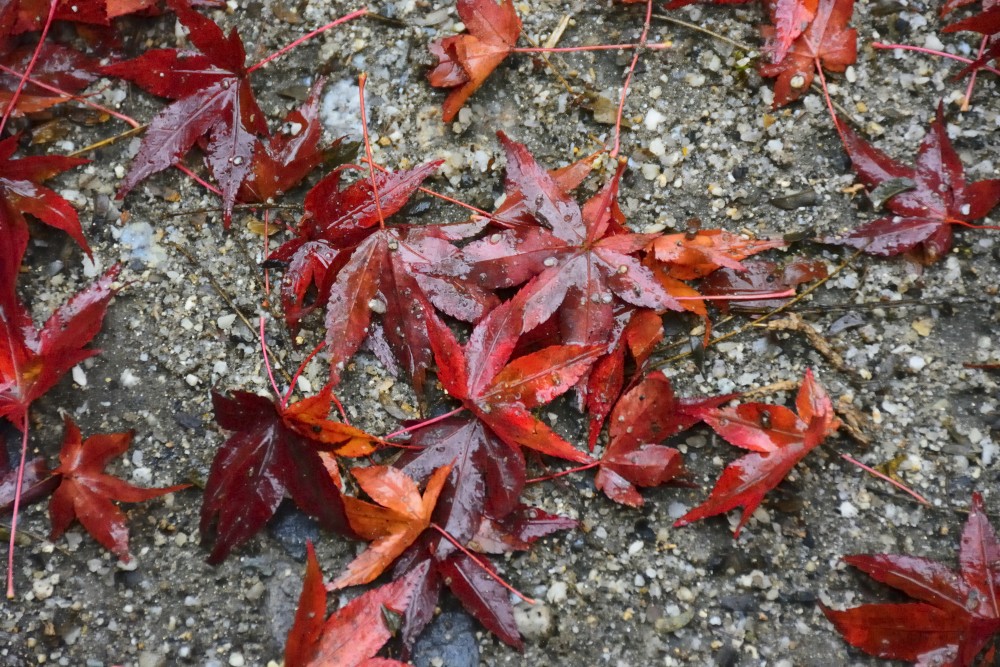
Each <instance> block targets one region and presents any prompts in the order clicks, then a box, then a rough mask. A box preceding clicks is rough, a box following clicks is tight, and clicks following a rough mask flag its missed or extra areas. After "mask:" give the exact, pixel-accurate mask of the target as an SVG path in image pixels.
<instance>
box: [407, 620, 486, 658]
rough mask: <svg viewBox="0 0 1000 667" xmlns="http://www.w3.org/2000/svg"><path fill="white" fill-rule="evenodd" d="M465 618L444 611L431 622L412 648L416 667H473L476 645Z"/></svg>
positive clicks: (469, 625)
mask: <svg viewBox="0 0 1000 667" xmlns="http://www.w3.org/2000/svg"><path fill="white" fill-rule="evenodd" d="M475 631H476V628H475V625H474V624H473V622H472V619H471V618H469V616H468V614H466V613H465V612H461V611H446V612H443V613H442V614H441V615H439V616H438V617H437V618H435V619H434V620H433V621H431V623H430V625H428V626H427V629H426V630H424V632H423V634H422V635H421V636H420V638H419V639H418V640H417V642H416V643H415V644H414V646H413V664H414V665H416V667H433V666H434V665H446V666H447V667H477V666H478V665H479V642H478V641H477V640H476V633H475Z"/></svg>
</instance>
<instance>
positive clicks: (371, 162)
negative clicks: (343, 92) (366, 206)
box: [358, 72, 385, 229]
mask: <svg viewBox="0 0 1000 667" xmlns="http://www.w3.org/2000/svg"><path fill="white" fill-rule="evenodd" d="M367 82H368V73H367V72H362V73H361V76H359V77H358V99H359V100H360V104H361V133H362V135H363V137H364V140H365V157H367V158H368V174H369V176H370V177H371V180H372V195H373V196H374V199H375V210H376V211H377V212H378V226H379V229H385V215H384V214H383V213H382V200H381V197H379V194H378V182H377V181H376V180H375V159H374V158H373V157H372V142H371V138H370V137H369V136H368V115H367V113H366V112H365V84H366V83H367Z"/></svg>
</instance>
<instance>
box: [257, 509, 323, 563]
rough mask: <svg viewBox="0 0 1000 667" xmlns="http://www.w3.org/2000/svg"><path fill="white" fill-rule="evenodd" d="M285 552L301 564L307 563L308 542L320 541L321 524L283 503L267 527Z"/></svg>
mask: <svg viewBox="0 0 1000 667" xmlns="http://www.w3.org/2000/svg"><path fill="white" fill-rule="evenodd" d="M267 531H268V532H269V533H270V534H271V537H273V538H274V539H275V540H277V541H278V544H280V545H281V547H282V548H283V549H284V550H285V552H286V553H287V554H288V555H289V556H291V557H292V558H294V559H295V560H297V561H298V562H300V563H304V562H305V561H306V542H313V543H314V544H315V543H316V542H318V541H319V524H318V523H316V521H315V520H314V519H312V518H310V517H308V516H306V515H305V514H303V513H302V512H300V511H299V510H298V508H296V507H295V506H294V505H292V504H291V503H283V504H282V505H281V507H279V508H278V512H277V514H275V517H274V519H272V520H271V522H270V523H269V524H268V526H267Z"/></svg>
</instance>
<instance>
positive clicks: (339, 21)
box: [247, 7, 368, 74]
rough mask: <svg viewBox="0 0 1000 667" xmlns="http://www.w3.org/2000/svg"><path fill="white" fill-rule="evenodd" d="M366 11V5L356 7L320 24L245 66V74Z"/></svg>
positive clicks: (362, 14) (360, 15)
mask: <svg viewBox="0 0 1000 667" xmlns="http://www.w3.org/2000/svg"><path fill="white" fill-rule="evenodd" d="M367 13H368V8H367V7H362V8H361V9H357V10H355V11H353V12H351V13H350V14H347V15H345V16H341V17H340V18H339V19H337V20H336V21H331V22H330V23H327V24H326V25H324V26H320V27H319V28H316V29H315V30H313V31H312V32H309V33H306V34H305V35H302V36H301V37H299V38H298V39H296V40H295V41H294V42H292V43H291V44H289V45H288V46H285V47H284V48H281V49H278V50H277V51H275V52H274V53H272V54H271V55H269V56H268V57H266V58H264V59H263V60H261V61H260V62H258V63H257V64H255V65H251V66H250V67H248V68H247V74H252V73H253V72H255V71H257V70H258V69H260V68H261V67H263V66H264V65H266V64H268V63H269V62H271V61H272V60H274V59H275V58H280V57H281V56H283V55H285V54H286V53H288V52H289V51H291V50H292V49H294V48H295V47H296V46H298V45H299V44H301V43H302V42H305V41H306V40H309V39H312V38H313V37H315V36H316V35H318V34H320V33H323V32H326V31H327V30H329V29H330V28H335V27H337V26H338V25H340V24H342V23H347V22H348V21H353V20H354V19H356V18H359V17H362V16H364V15H365V14H367Z"/></svg>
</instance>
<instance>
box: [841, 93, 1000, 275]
mask: <svg viewBox="0 0 1000 667" xmlns="http://www.w3.org/2000/svg"><path fill="white" fill-rule="evenodd" d="M840 126H841V129H842V130H843V134H844V147H845V148H846V149H847V153H848V155H850V157H851V163H852V164H853V166H854V171H855V172H857V174H858V176H859V177H860V178H861V180H862V181H863V182H864V183H865V185H867V186H869V187H876V186H878V185H880V184H881V183H884V182H885V181H889V180H892V179H907V183H906V184H907V185H909V184H912V186H913V187H912V188H910V189H908V190H905V191H904V192H900V193H899V194H897V195H895V196H893V197H891V198H890V199H889V200H888V201H887V202H886V206H887V208H888V209H889V211H890V212H891V213H892V215H889V216H885V217H883V218H879V219H878V220H873V221H871V222H869V223H866V224H864V225H862V226H861V227H858V228H857V229H855V230H854V231H852V232H851V233H850V234H848V235H847V236H844V237H841V238H835V237H828V238H826V239H823V240H824V242H826V243H837V244H841V245H848V246H851V247H853V248H858V249H862V250H864V252H866V253H868V254H870V255H882V256H891V255H898V254H900V253H904V252H908V253H911V254H912V255H913V256H914V257H915V258H916V259H918V260H920V261H922V262H924V263H927V264H929V263H931V262H934V261H936V260H937V259H938V258H940V257H942V256H944V255H945V254H946V253H947V252H948V250H950V249H951V244H952V231H951V228H952V225H960V226H961V225H968V224H969V223H970V222H971V221H973V220H978V219H979V218H982V217H984V216H985V215H986V214H988V213H989V212H990V211H991V210H992V209H993V208H994V207H995V206H996V205H997V202H1000V179H995V178H994V179H989V180H985V181H977V182H975V183H966V181H965V169H964V168H963V167H962V161H961V159H959V157H958V153H956V152H955V149H954V148H953V147H952V145H951V140H949V139H948V131H947V128H946V127H945V122H944V112H943V109H942V106H941V105H940V104H939V105H938V109H937V116H936V117H935V119H934V122H932V123H931V127H930V130H929V131H928V132H927V134H926V135H924V139H923V141H921V142H920V148H919V149H918V150H917V160H916V164H915V165H914V166H913V167H908V166H906V165H904V164H901V163H899V162H896V161H895V160H893V159H892V158H890V157H889V156H888V155H886V154H885V153H883V152H882V151H880V150H878V149H877V148H875V147H874V146H872V145H871V144H869V143H868V142H866V141H864V140H863V139H862V138H861V137H859V136H858V135H857V134H855V132H854V131H853V130H851V128H850V127H848V126H847V124H846V123H841V124H840Z"/></svg>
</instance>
